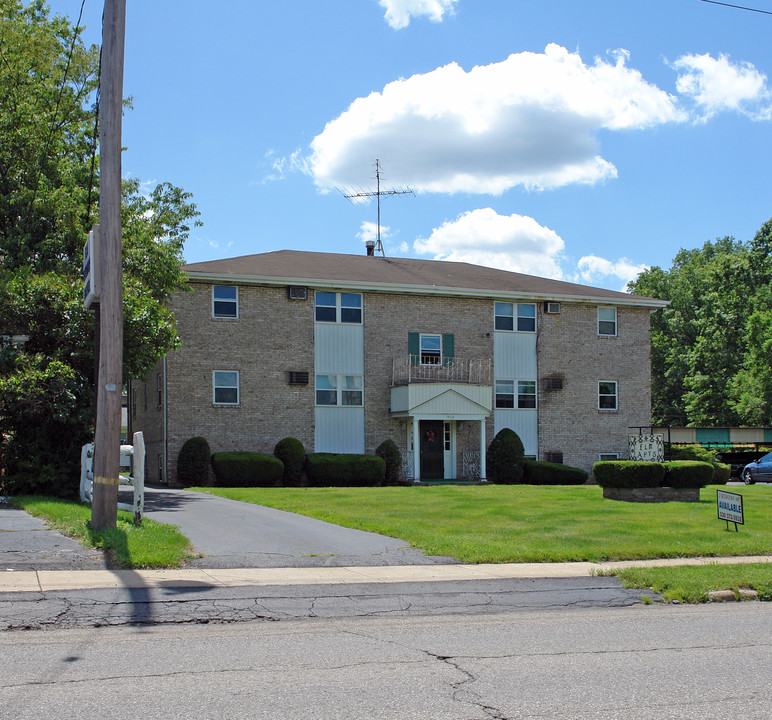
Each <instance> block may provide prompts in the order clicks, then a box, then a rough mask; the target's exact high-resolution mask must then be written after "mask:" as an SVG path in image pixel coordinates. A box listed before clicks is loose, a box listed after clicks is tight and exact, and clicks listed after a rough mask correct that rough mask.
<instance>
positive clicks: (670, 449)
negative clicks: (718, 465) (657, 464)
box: [665, 444, 718, 463]
mask: <svg viewBox="0 0 772 720" xmlns="http://www.w3.org/2000/svg"><path fill="white" fill-rule="evenodd" d="M665 460H697V461H699V462H709V463H715V462H718V450H713V449H711V448H706V447H702V445H695V444H691V445H666V446H665Z"/></svg>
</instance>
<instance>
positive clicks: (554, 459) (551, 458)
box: [544, 450, 563, 465]
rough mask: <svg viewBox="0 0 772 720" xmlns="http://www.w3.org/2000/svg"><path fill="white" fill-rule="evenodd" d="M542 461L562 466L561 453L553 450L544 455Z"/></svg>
mask: <svg viewBox="0 0 772 720" xmlns="http://www.w3.org/2000/svg"><path fill="white" fill-rule="evenodd" d="M544 459H545V460H546V461H547V462H549V463H558V464H560V465H562V464H563V453H562V452H557V451H555V450H553V451H552V452H548V453H545V454H544Z"/></svg>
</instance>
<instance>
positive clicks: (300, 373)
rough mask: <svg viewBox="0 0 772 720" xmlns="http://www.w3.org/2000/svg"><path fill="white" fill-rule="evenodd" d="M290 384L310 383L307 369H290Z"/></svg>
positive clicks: (288, 381) (288, 378)
mask: <svg viewBox="0 0 772 720" xmlns="http://www.w3.org/2000/svg"><path fill="white" fill-rule="evenodd" d="M287 384H288V385H308V372H307V371H305V370H290V371H289V373H288V377H287Z"/></svg>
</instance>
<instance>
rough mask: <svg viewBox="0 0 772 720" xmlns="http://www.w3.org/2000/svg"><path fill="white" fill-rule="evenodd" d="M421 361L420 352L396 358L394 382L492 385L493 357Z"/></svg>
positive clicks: (408, 383)
mask: <svg viewBox="0 0 772 720" xmlns="http://www.w3.org/2000/svg"><path fill="white" fill-rule="evenodd" d="M437 360H438V362H436V363H427V362H424V363H423V364H422V363H421V356H420V355H406V356H404V357H399V358H394V359H393V360H392V371H391V385H392V387H398V386H402V385H411V384H413V383H463V384H466V385H490V384H491V382H492V378H493V361H492V360H491V358H481V359H476V360H466V359H463V358H443V360H442V363H440V362H439V358H437Z"/></svg>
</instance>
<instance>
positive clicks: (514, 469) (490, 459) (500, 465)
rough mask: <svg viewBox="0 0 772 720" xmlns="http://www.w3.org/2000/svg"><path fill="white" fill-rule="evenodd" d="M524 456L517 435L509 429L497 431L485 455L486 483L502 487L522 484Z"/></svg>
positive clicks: (521, 444)
mask: <svg viewBox="0 0 772 720" xmlns="http://www.w3.org/2000/svg"><path fill="white" fill-rule="evenodd" d="M524 455H525V451H524V450H523V443H522V441H521V440H520V438H519V437H518V435H517V433H516V432H515V431H514V430H510V429H509V428H502V429H501V430H499V432H498V433H497V435H496V437H495V438H493V440H492V441H491V444H490V445H489V446H488V452H487V453H486V455H485V464H486V471H487V475H488V481H489V482H493V483H499V484H503V485H512V484H515V483H521V482H523V463H524V461H525V459H524Z"/></svg>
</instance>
